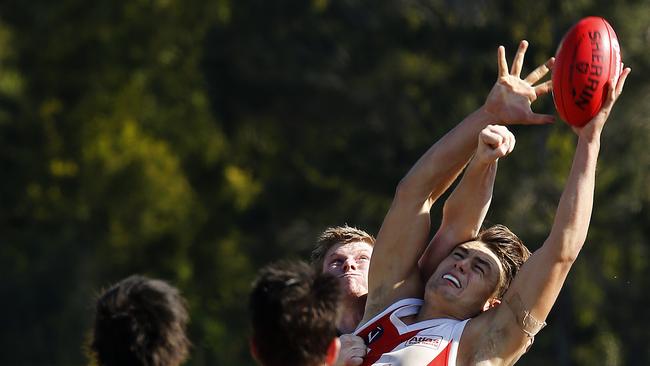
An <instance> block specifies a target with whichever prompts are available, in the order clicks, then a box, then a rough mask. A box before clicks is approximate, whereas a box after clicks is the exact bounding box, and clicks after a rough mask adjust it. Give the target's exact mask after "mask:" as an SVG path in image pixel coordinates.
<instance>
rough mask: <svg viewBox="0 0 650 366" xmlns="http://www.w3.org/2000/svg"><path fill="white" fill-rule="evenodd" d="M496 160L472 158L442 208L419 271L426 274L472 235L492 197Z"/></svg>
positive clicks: (425, 275)
mask: <svg viewBox="0 0 650 366" xmlns="http://www.w3.org/2000/svg"><path fill="white" fill-rule="evenodd" d="M496 172H497V161H492V162H481V161H477V159H476V158H474V159H472V161H471V162H470V164H469V165H468V167H467V169H466V170H465V174H464V175H463V177H462V179H461V180H460V182H459V183H458V185H457V186H456V188H455V189H454V191H453V192H452V193H451V195H450V196H449V198H448V199H447V201H446V202H445V206H444V208H443V215H442V223H441V224H440V228H439V229H438V231H437V232H436V234H435V236H434V237H433V240H431V243H429V246H428V247H427V249H426V251H425V252H424V254H423V255H422V258H421V259H420V262H419V265H420V271H421V274H422V277H423V278H428V277H429V276H430V275H431V273H433V271H434V270H435V268H436V267H437V266H438V264H439V263H440V261H441V260H442V259H443V258H444V257H446V256H447V255H448V254H449V252H451V250H452V249H453V248H454V247H455V246H456V245H458V243H461V242H465V241H467V240H471V239H472V238H474V237H475V236H476V235H477V234H478V231H479V230H480V228H481V225H482V224H483V220H484V219H485V216H486V215H487V211H488V209H489V207H490V202H491V200H492V191H493V188H494V180H495V178H496Z"/></svg>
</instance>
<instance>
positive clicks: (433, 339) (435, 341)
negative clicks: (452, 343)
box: [404, 335, 442, 349]
mask: <svg viewBox="0 0 650 366" xmlns="http://www.w3.org/2000/svg"><path fill="white" fill-rule="evenodd" d="M440 343H442V337H441V336H418V335H416V336H414V337H411V339H409V340H408V341H406V343H404V346H405V347H408V346H415V345H420V346H427V347H431V348H433V349H438V347H440Z"/></svg>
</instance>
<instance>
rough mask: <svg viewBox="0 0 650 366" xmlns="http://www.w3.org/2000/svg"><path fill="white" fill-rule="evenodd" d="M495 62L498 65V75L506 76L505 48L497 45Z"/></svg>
mask: <svg viewBox="0 0 650 366" xmlns="http://www.w3.org/2000/svg"><path fill="white" fill-rule="evenodd" d="M497 64H498V65H499V77H504V76H508V61H506V49H505V48H504V47H503V46H499V48H498V49H497Z"/></svg>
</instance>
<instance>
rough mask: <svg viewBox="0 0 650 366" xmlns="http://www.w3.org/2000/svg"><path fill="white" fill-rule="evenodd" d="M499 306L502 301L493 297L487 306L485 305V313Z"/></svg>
mask: <svg viewBox="0 0 650 366" xmlns="http://www.w3.org/2000/svg"><path fill="white" fill-rule="evenodd" d="M499 304H501V300H499V299H497V298H496V297H493V298H491V299H489V300H488V301H486V302H485V305H483V311H487V310H490V309H492V308H493V307H495V306H497V305H499Z"/></svg>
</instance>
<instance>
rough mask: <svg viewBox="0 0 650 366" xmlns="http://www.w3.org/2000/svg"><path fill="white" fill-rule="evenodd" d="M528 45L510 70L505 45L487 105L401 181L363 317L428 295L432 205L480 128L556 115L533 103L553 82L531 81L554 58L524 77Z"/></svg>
mask: <svg viewBox="0 0 650 366" xmlns="http://www.w3.org/2000/svg"><path fill="white" fill-rule="evenodd" d="M526 48H527V42H525V41H522V43H521V45H520V48H519V50H518V52H517V56H516V57H515V61H514V63H513V69H512V71H511V73H510V74H509V73H508V71H507V69H504V67H505V68H507V64H506V60H505V50H504V49H503V47H499V51H498V58H499V78H498V80H497V83H495V85H494V87H493V88H492V91H491V92H490V95H489V96H488V98H487V101H486V103H485V105H484V106H482V107H481V108H479V109H478V110H477V111H476V112H474V113H472V114H471V115H469V116H468V117H467V118H465V119H464V120H463V121H462V122H461V123H460V124H459V125H458V126H456V127H455V128H454V129H453V130H451V131H450V132H449V133H447V134H446V135H445V136H443V138H442V139H441V140H440V141H438V142H437V143H436V144H434V145H433V146H432V147H431V148H429V150H427V152H426V153H425V154H424V155H423V156H422V157H421V158H420V159H419V160H418V161H417V162H416V163H415V165H414V166H413V167H412V168H411V170H410V171H409V172H408V173H407V175H406V176H405V177H404V178H403V179H402V181H401V182H400V183H399V185H398V187H397V190H396V193H395V197H394V199H393V202H392V204H391V207H390V209H389V211H388V213H387V215H386V217H385V218H384V222H383V224H382V227H381V229H380V231H379V233H378V235H377V242H376V244H375V249H374V251H373V256H372V259H371V265H370V271H369V281H368V282H369V283H368V301H367V302H366V312H365V314H364V320H363V321H362V323H363V322H365V321H367V320H368V319H370V318H372V317H373V316H374V315H375V314H377V313H378V312H379V311H381V310H382V309H384V308H385V307H386V306H388V305H389V304H391V303H392V302H393V301H394V300H396V299H400V298H404V297H409V296H421V295H422V283H421V280H420V274H419V270H418V266H417V262H418V259H419V258H420V256H421V254H422V253H423V251H424V249H425V246H426V244H427V241H428V236H429V226H430V218H429V210H430V209H431V206H432V205H433V203H434V202H435V200H436V199H437V198H438V197H439V196H440V195H441V194H442V193H443V192H444V191H445V190H446V189H447V188H448V187H449V186H450V184H451V183H452V182H453V180H454V179H456V177H457V176H458V174H460V171H461V170H462V168H463V167H464V166H465V165H466V164H467V161H468V160H469V158H470V156H471V155H472V153H473V150H474V148H475V146H476V140H475V139H476V136H477V135H478V133H479V131H481V130H482V129H483V128H484V127H485V126H487V125H488V124H491V123H524V124H542V123H549V122H552V121H553V120H554V118H553V117H552V116H547V115H541V114H535V113H533V112H532V110H531V109H530V105H531V103H532V102H533V101H534V100H535V99H536V98H537V97H538V96H540V95H542V94H546V93H548V92H549V91H550V84H549V83H548V82H546V83H542V84H540V85H538V86H536V87H533V86H532V85H531V84H533V83H535V82H537V81H538V80H539V79H540V78H541V77H542V76H544V74H546V72H547V71H548V68H549V67H550V66H551V65H552V63H553V60H552V59H551V60H549V62H547V64H546V65H543V66H540V67H539V68H538V69H536V70H535V71H533V73H531V74H530V75H529V76H528V77H527V78H526V79H525V80H524V79H521V78H520V77H519V73H520V71H521V64H522V63H523V56H524V53H525V51H526ZM398 253H399V255H397V254H398Z"/></svg>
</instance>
